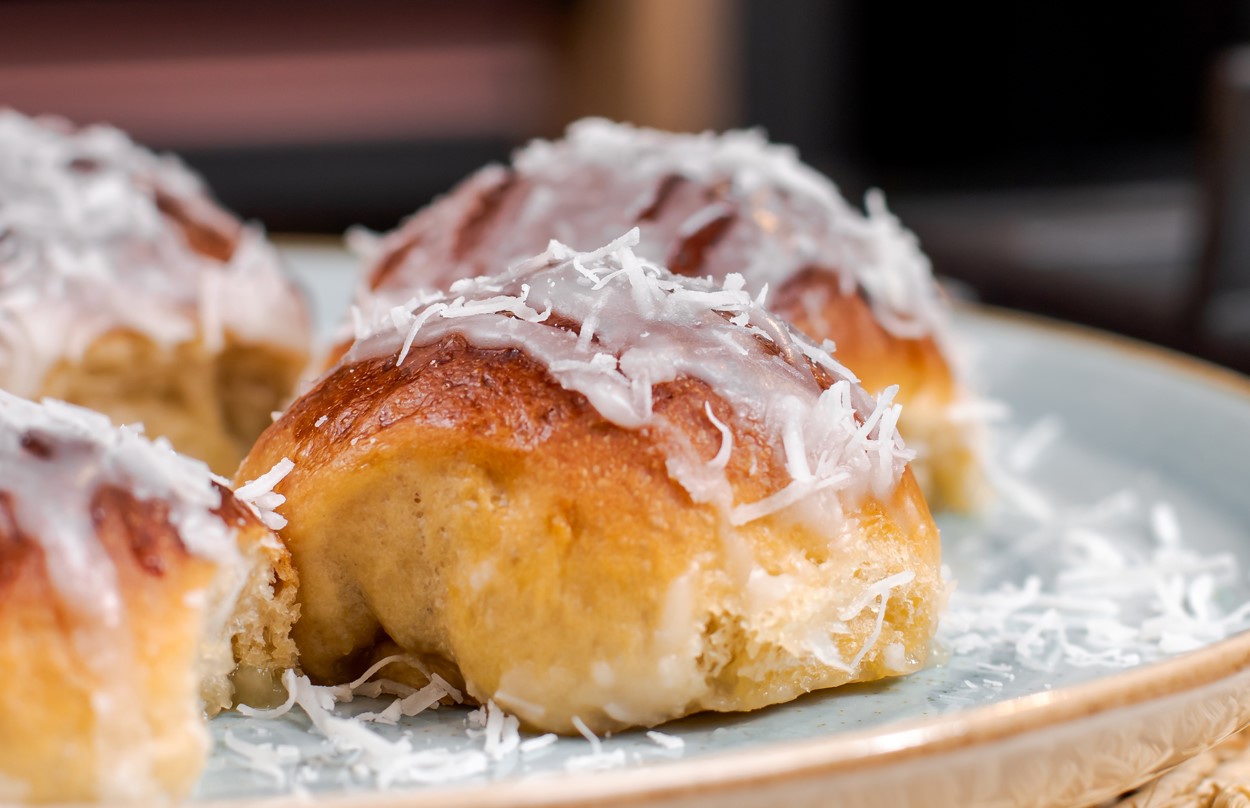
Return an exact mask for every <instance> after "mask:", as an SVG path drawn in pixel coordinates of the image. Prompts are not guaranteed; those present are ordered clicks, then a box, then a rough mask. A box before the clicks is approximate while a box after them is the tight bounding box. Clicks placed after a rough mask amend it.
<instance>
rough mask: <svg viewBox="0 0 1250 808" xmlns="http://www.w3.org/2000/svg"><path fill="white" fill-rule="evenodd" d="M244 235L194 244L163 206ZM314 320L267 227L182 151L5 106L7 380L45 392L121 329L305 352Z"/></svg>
mask: <svg viewBox="0 0 1250 808" xmlns="http://www.w3.org/2000/svg"><path fill="white" fill-rule="evenodd" d="M158 193H159V194H160V195H161V196H163V197H165V198H167V199H169V200H172V201H173V202H174V203H175V204H177V205H178V206H179V207H180V208H181V209H182V210H183V211H184V213H185V215H186V217H187V218H188V219H190V220H191V221H193V222H196V223H198V224H200V225H202V226H204V227H206V228H208V229H209V230H212V231H214V232H216V233H220V234H223V235H225V236H227V237H228V238H229V239H231V240H234V241H235V242H236V244H235V247H234V249H233V252H232V253H231V255H230V257H229V260H227V261H225V262H221V261H218V260H215V259H213V258H210V257H208V256H205V255H203V254H201V253H199V252H197V251H195V250H193V249H192V248H191V247H190V246H189V245H188V243H187V239H186V236H185V235H184V233H183V232H182V229H181V228H180V227H178V226H176V225H175V224H174V223H173V222H172V221H171V220H170V219H169V218H168V217H166V216H165V215H164V214H163V213H162V212H161V211H160V210H159V209H158V207H157V195H158ZM309 328H310V326H309V322H308V318H307V314H306V312H305V310H304V306H303V304H302V302H301V301H300V299H299V296H298V294H297V293H296V292H295V290H294V288H293V287H292V286H291V284H290V283H289V281H288V280H287V279H286V278H285V277H284V275H283V274H282V272H281V270H280V268H279V262H278V257H277V253H276V252H275V251H274V250H273V248H272V247H271V246H269V244H268V243H267V242H266V241H265V238H264V235H263V234H262V233H261V231H260V230H259V229H258V228H256V227H252V226H241V225H239V224H238V222H236V221H235V220H234V219H233V217H231V216H230V215H229V214H227V213H226V212H225V211H223V210H221V209H220V208H218V207H217V206H216V205H215V204H214V203H213V202H212V201H211V200H210V199H209V198H208V196H207V195H206V193H205V191H204V188H203V186H202V184H201V182H200V180H199V179H198V178H197V177H196V176H195V175H194V174H192V173H191V172H190V171H189V170H188V169H187V168H186V167H185V166H183V165H182V164H181V163H180V162H178V161H177V160H176V159H175V158H173V157H170V156H158V155H156V154H153V153H152V152H149V151H147V150H145V149H142V148H140V147H138V146H137V145H135V144H134V143H133V142H132V141H131V140H130V139H129V138H127V137H126V135H124V134H123V133H121V132H119V131H118V130H116V129H113V128H110V127H107V126H100V125H96V126H88V127H85V128H82V129H78V130H75V129H73V127H71V126H70V125H69V124H68V123H66V122H65V121H62V120H59V119H55V118H38V119H31V118H27V117H25V116H23V115H21V114H19V113H17V112H14V111H11V110H4V109H0V385H2V386H4V387H5V388H6V389H8V390H10V391H12V392H16V393H18V394H21V395H28V396H29V395H34V394H36V393H37V392H38V391H39V389H40V388H41V385H42V382H43V379H44V376H45V374H46V373H47V371H48V369H49V368H50V367H51V366H52V365H53V364H55V363H56V362H57V361H58V360H60V359H61V358H68V359H71V360H73V359H76V358H78V357H80V356H81V355H82V354H83V352H84V351H85V350H86V349H87V348H88V347H89V346H90V345H91V344H92V343H93V342H94V341H95V340H96V339H97V338H98V337H100V336H101V335H103V334H105V333H107V332H109V331H112V330H114V329H129V330H134V331H137V332H139V333H141V334H144V335H146V336H148V337H150V338H151V339H153V340H154V341H156V342H157V343H160V344H162V345H176V344H178V343H182V342H186V341H188V340H193V339H195V338H196V337H197V336H202V338H203V342H204V345H205V347H206V348H207V349H208V350H210V351H214V350H217V349H219V348H220V347H221V345H222V344H223V340H224V335H225V334H227V333H229V334H233V335H234V336H235V337H236V338H238V339H240V340H242V341H246V342H262V343H269V344H274V345H278V346H283V347H287V348H290V349H292V350H296V351H304V350H307V346H308V339H309V333H310V332H309Z"/></svg>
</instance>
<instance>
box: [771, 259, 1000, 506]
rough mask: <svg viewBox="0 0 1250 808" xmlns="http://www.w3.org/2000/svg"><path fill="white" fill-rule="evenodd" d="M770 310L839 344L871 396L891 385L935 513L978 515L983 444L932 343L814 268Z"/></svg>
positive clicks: (840, 354)
mask: <svg viewBox="0 0 1250 808" xmlns="http://www.w3.org/2000/svg"><path fill="white" fill-rule="evenodd" d="M769 308H770V309H771V310H772V311H774V312H775V313H777V314H778V315H780V316H781V317H783V318H785V319H786V320H787V321H788V322H789V323H790V324H791V325H793V326H794V327H795V328H796V329H798V330H799V331H802V332H803V333H805V334H808V335H810V336H811V337H813V338H815V339H816V340H826V339H831V340H833V342H834V344H835V345H837V352H836V356H837V358H838V361H839V362H842V363H843V364H844V365H846V366H847V367H848V368H850V369H851V370H852V371H853V372H854V373H855V374H856V375H857V376H859V378H860V383H861V384H862V385H863V386H864V388H865V389H866V390H868V392H870V393H874V394H875V393H879V392H881V391H882V390H884V389H885V388H887V387H889V386H890V385H892V384H897V385H898V387H899V392H898V395H897V397H896V399H895V400H896V401H898V402H899V403H900V404H902V405H903V418H902V421H901V426H900V429H901V431H902V432H903V437H904V438H905V439H906V440H907V441H908V445H909V446H910V447H911V448H915V449H917V450H918V452H919V456H918V457H917V459H916V460H915V461H914V462H913V463H912V464H911V468H912V470H913V471H914V472H915V473H916V476H917V478H918V479H919V480H920V482H921V487H922V488H924V490H925V493H926V495H927V496H928V498H929V503H930V504H931V505H932V506H933V508H934V509H935V510H940V509H944V508H951V509H954V510H957V511H964V512H967V511H971V510H975V509H976V508H977V507H978V505H979V504H980V503H981V502H982V501H983V499H984V496H985V483H984V480H983V479H982V474H981V461H980V459H979V455H978V446H979V443H980V438H979V436H978V435H976V434H975V432H974V431H972V430H970V429H969V427H967V426H961V425H959V424H958V423H956V422H955V421H954V419H953V418H952V415H951V407H952V405H954V404H955V403H956V402H957V401H958V400H959V399H960V397H961V396H962V395H963V393H962V391H961V388H960V385H959V384H958V383H957V382H956V380H955V376H954V374H953V372H952V371H951V367H950V364H949V363H948V362H947V361H946V359H945V357H943V355H942V351H941V349H940V348H939V347H938V345H937V343H936V342H935V341H934V339H933V338H932V337H924V338H921V339H903V338H901V337H897V336H895V335H893V334H891V333H890V332H889V331H887V330H886V329H884V328H883V327H882V326H881V324H880V323H879V322H877V319H876V317H875V316H874V315H873V313H872V309H871V307H870V306H869V304H868V302H867V301H866V300H864V298H863V297H862V296H861V295H860V294H857V293H852V294H844V293H843V292H842V290H841V287H840V284H839V281H838V277H837V275H835V274H834V273H832V272H830V271H827V270H822V269H817V268H814V267H813V268H809V269H806V270H803V271H802V272H800V273H798V274H797V275H795V276H794V277H793V278H791V279H790V280H789V281H788V282H786V283H785V284H784V285H783V286H782V287H781V288H780V289H778V290H777V294H776V295H775V296H774V297H773V298H772V301H771V302H770V303H769Z"/></svg>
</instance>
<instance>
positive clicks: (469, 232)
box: [356, 119, 982, 509]
mask: <svg viewBox="0 0 1250 808" xmlns="http://www.w3.org/2000/svg"><path fill="white" fill-rule="evenodd" d="M634 226H637V227H639V228H640V230H641V241H640V242H639V244H638V248H637V251H638V254H639V255H640V256H642V257H644V258H647V259H650V260H652V261H656V262H658V263H662V264H664V265H666V266H667V267H668V268H669V269H670V270H672V271H673V272H675V273H677V274H679V275H688V276H700V277H702V276H711V277H712V278H713V279H715V280H723V279H725V278H726V277H728V276H729V275H730V274H733V273H737V274H741V275H742V276H743V278H745V280H746V289H747V291H748V292H750V293H751V294H753V295H754V294H758V293H760V292H761V291H763V290H765V289H767V290H768V292H767V295H766V300H765V304H766V305H767V307H768V308H769V309H770V310H772V311H773V312H775V313H777V314H778V315H780V316H782V317H783V318H784V319H786V320H788V321H789V322H790V323H791V324H793V325H794V326H796V327H797V328H798V329H799V330H801V331H803V332H804V333H806V334H808V335H809V336H811V337H813V338H814V339H815V340H816V341H817V342H821V341H823V340H825V339H831V340H833V341H834V342H835V343H836V345H837V354H838V357H839V359H840V360H841V361H842V362H843V363H844V364H846V365H847V366H848V367H851V368H854V369H855V372H856V373H858V374H860V377H861V380H862V383H863V385H864V387H865V388H867V389H868V390H869V391H870V392H873V393H876V392H880V391H881V390H884V389H885V388H887V387H889V386H891V385H898V386H899V395H898V400H899V401H900V402H902V403H903V404H904V405H905V406H906V410H907V415H906V417H905V418H904V421H903V424H902V430H903V433H904V435H906V437H907V439H908V442H909V445H910V446H912V447H913V448H914V449H916V450H917V452H918V455H919V456H918V459H917V461H916V462H915V463H913V465H912V468H913V470H914V471H915V472H916V474H917V476H918V477H919V478H920V480H921V483H922V487H924V488H925V489H926V492H927V493H928V494H929V496H930V499H931V501H932V502H933V504H935V506H940V507H954V508H957V509H968V508H971V507H973V506H974V505H975V503H976V501H977V500H978V499H979V497H980V494H981V489H982V486H981V476H980V473H979V468H980V464H979V460H978V454H977V453H978V446H979V443H980V441H979V437H978V435H977V432H976V425H975V424H969V423H968V421H967V418H966V415H965V414H966V413H967V411H968V409H969V408H968V407H966V406H962V404H963V402H964V401H965V399H966V394H965V392H964V389H963V387H962V385H961V384H960V382H959V380H958V379H957V377H956V374H955V373H954V371H953V369H952V361H951V359H952V357H951V350H950V348H949V345H948V342H949V340H948V339H947V337H946V325H945V320H946V315H947V304H946V302H945V300H944V299H943V296H942V293H941V290H940V289H939V287H938V285H937V283H936V282H935V280H934V278H933V273H932V270H931V268H930V265H929V261H928V259H927V258H926V257H925V256H924V254H923V253H922V252H921V251H920V250H919V248H918V247H917V244H916V239H915V237H914V236H913V235H912V234H911V233H910V232H908V231H907V230H905V229H903V228H902V227H901V226H900V225H899V222H898V220H897V219H896V218H895V217H894V216H893V215H891V214H890V213H889V211H888V210H886V208H885V204H884V202H883V200H882V198H881V196H880V194H876V193H874V194H870V195H869V197H868V210H867V214H866V215H865V214H863V213H861V212H860V211H858V210H856V209H854V208H852V207H851V206H850V205H848V204H847V203H846V201H845V200H843V198H842V197H841V196H840V195H839V194H838V191H837V188H836V187H834V185H833V184H832V183H831V182H830V181H829V180H828V179H827V178H826V177H824V176H823V175H821V174H820V173H818V172H817V171H815V170H813V169H811V168H810V167H808V166H806V165H804V164H803V163H801V162H799V160H798V159H797V157H796V156H795V153H794V151H793V150H792V149H790V148H788V147H784V146H778V145H773V144H770V143H768V142H767V141H766V139H765V138H764V137H763V136H762V135H761V134H760V133H759V132H755V131H737V132H727V133H725V134H721V135H715V134H711V133H706V134H701V135H685V134H671V133H667V132H659V131H655V130H650V129H638V128H634V127H630V126H626V125H621V124H614V123H609V122H607V121H603V120H597V119H590V120H583V121H580V122H577V123H574V124H573V125H572V126H570V127H569V129H568V132H567V134H566V137H565V138H564V139H563V140H560V141H555V142H545V141H536V142H534V143H531V144H530V145H529V146H527V147H526V148H524V149H521V150H520V151H519V152H517V153H516V155H515V156H514V159H513V163H512V165H511V166H497V165H496V166H489V167H487V168H484V169H482V170H481V171H479V172H477V173H476V174H474V175H473V176H471V177H470V178H468V179H467V180H465V181H464V182H463V183H461V185H460V186H458V187H457V188H455V189H454V190H453V191H452V192H451V193H449V194H448V195H447V196H445V197H443V198H442V199H440V200H438V201H436V202H434V203H433V204H431V205H430V206H429V207H427V208H425V209H424V210H422V211H420V212H418V213H417V214H416V215H414V216H413V217H412V218H410V219H409V220H408V221H407V222H405V223H404V224H403V225H402V226H401V227H400V228H398V229H397V230H395V231H394V232H392V233H390V234H388V235H386V236H385V237H383V238H382V239H381V240H380V241H378V242H377V243H376V244H370V243H367V242H368V239H367V238H361V237H359V236H358V237H357V238H356V243H357V244H358V245H359V246H360V248H361V249H362V250H363V251H364V252H366V254H367V255H369V256H370V257H369V258H368V269H367V271H366V274H365V278H364V281H363V283H362V286H361V288H360V290H359V291H358V294H357V304H358V306H359V307H360V308H361V309H362V310H365V311H369V310H370V309H372V308H375V307H378V308H381V309H387V308H389V307H390V306H392V305H396V304H398V303H402V302H403V301H405V300H406V299H407V298H408V297H409V296H411V295H412V293H413V292H414V290H418V289H442V288H445V287H446V286H447V284H449V283H451V282H452V281H454V280H456V279H458V278H465V277H472V276H475V275H481V274H485V273H488V272H494V271H497V268H499V267H506V266H510V265H511V264H513V263H515V262H516V261H518V260H521V259H523V258H525V257H527V256H530V255H534V254H536V253H537V252H539V251H541V250H542V249H544V247H545V246H546V244H547V240H548V239H551V238H555V239H558V240H559V241H561V242H563V243H565V244H568V245H570V246H572V247H574V248H576V249H583V250H585V249H593V248H594V247H596V246H598V245H600V244H603V243H605V242H606V241H608V240H610V239H612V238H615V237H616V236H617V235H618V234H620V233H622V232H624V231H625V230H627V229H628V228H630V227H634Z"/></svg>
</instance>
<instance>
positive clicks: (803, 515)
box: [240, 230, 944, 733]
mask: <svg viewBox="0 0 1250 808" xmlns="http://www.w3.org/2000/svg"><path fill="white" fill-rule="evenodd" d="M637 244H638V233H637V231H636V230H635V231H632V232H631V233H629V234H628V235H627V236H626V237H624V238H622V239H620V240H618V241H617V242H614V243H613V244H610V245H609V246H608V247H605V248H602V249H600V250H598V251H595V252H591V253H576V252H573V251H571V250H569V249H568V248H566V247H564V246H563V245H560V244H558V243H554V242H553V244H552V245H551V246H550V248H549V249H548V251H547V252H546V253H544V254H542V255H540V256H538V257H537V258H534V259H532V260H530V261H528V262H524V263H522V264H520V265H518V266H516V267H515V268H513V269H511V270H509V271H508V272H506V273H504V274H502V275H499V276H496V277H486V278H478V279H474V280H464V281H458V282H456V283H455V284H453V285H452V287H451V290H450V292H448V293H446V294H434V295H428V296H425V297H423V298H422V299H420V300H413V301H411V302H410V303H409V304H408V305H406V306H400V307H396V308H395V309H393V310H391V311H390V312H387V313H386V315H385V317H383V318H380V319H379V320H377V321H375V322H372V323H362V333H361V335H360V338H359V339H358V340H357V341H356V343H355V345H354V346H353V347H352V349H351V350H350V352H349V353H348V354H347V355H346V357H345V358H344V359H343V360H342V361H341V362H340V363H339V364H338V365H337V366H336V367H334V368H333V369H332V370H330V371H329V372H328V374H327V375H325V376H324V377H323V378H322V379H321V380H320V381H319V382H318V383H317V384H316V385H315V386H314V387H313V389H311V390H310V391H309V392H308V393H306V394H305V395H304V396H302V397H301V398H299V399H298V400H296V402H295V403H294V404H293V405H292V406H291V407H290V408H289V409H288V410H287V412H286V413H285V414H284V415H283V416H282V417H281V418H280V419H279V420H277V421H276V422H275V423H274V424H273V426H271V427H270V428H269V429H268V430H267V431H266V432H265V433H264V435H262V436H261V438H260V440H259V441H258V443H257V445H256V447H255V448H254V449H253V451H252V453H251V454H250V455H249V457H248V458H247V459H246V460H245V461H244V463H243V465H242V467H241V471H240V474H241V475H242V476H243V477H253V476H256V475H257V474H258V473H260V472H261V471H262V470H263V469H266V468H269V467H270V466H272V465H273V464H274V463H275V462H277V461H278V460H279V459H280V458H282V457H289V458H291V459H292V460H293V462H294V470H293V471H292V472H291V473H290V474H289V475H288V476H287V477H286V478H285V479H283V480H282V482H281V483H280V484H279V485H278V486H277V487H276V488H275V491H277V492H279V493H281V494H282V495H284V496H285V497H286V504H285V505H284V506H283V514H284V516H286V517H287V518H288V519H289V522H288V524H287V525H286V527H285V528H283V529H282V530H281V531H280V532H279V536H280V538H281V539H282V541H283V543H284V544H285V545H286V546H287V547H288V548H289V549H290V551H291V553H292V556H293V559H294V564H295V567H296V569H297V571H298V574H299V581H300V585H299V593H298V602H299V606H300V617H299V621H298V622H297V623H296V625H295V627H294V629H293V638H294V640H295V642H296V644H297V645H298V647H299V652H300V662H301V666H302V667H303V669H304V671H305V672H306V673H308V674H309V675H311V677H312V678H313V679H314V681H320V682H322V683H340V682H343V681H347V680H350V679H351V678H352V677H354V676H355V675H357V674H359V673H360V672H361V671H362V670H364V669H365V668H366V666H368V665H369V664H370V663H371V662H373V661H374V660H376V659H378V658H380V657H383V656H386V655H389V654H392V653H398V652H407V653H408V654H410V655H411V656H412V657H413V658H414V660H415V662H414V664H413V666H411V667H408V668H405V667H404V666H403V665H401V664H399V663H392V664H391V666H390V669H389V670H388V671H387V672H386V674H385V675H387V676H389V677H391V678H398V679H401V680H405V677H408V678H410V679H412V681H410V683H411V684H414V685H419V684H421V678H422V676H423V675H424V674H423V673H422V672H421V671H425V672H429V673H438V674H439V675H441V676H443V677H444V678H446V679H447V680H449V681H451V682H453V683H456V684H458V685H462V686H463V688H464V689H465V690H467V692H468V694H469V695H470V696H471V697H472V698H474V699H477V700H478V701H479V702H485V701H487V700H488V699H490V700H494V701H495V702H496V703H497V704H498V705H500V706H502V707H503V708H505V709H506V710H508V711H510V712H514V713H515V714H517V715H518V716H519V717H520V718H521V720H522V721H523V722H524V723H525V724H526V725H528V726H529V727H531V728H534V729H539V730H552V731H556V732H561V733H569V732H572V731H573V730H574V728H575V726H576V724H575V719H580V721H581V722H584V724H585V726H587V727H589V728H590V729H592V730H593V731H595V732H603V731H610V730H616V729H621V728H623V727H630V726H638V725H641V726H651V725H655V724H658V723H661V722H664V721H667V720H669V719H673V718H677V717H679V716H683V715H687V714H690V713H694V712H697V711H702V710H720V711H734V710H751V709H755V708H759V707H764V706H766V705H769V704H775V703H778V702H783V701H787V700H790V699H793V698H795V697H796V696H798V695H800V694H802V693H806V692H809V691H812V690H817V689H820V688H828V687H834V686H837V685H842V684H846V683H848V682H861V681H868V680H873V679H879V678H882V677H886V676H894V675H899V674H903V673H907V672H909V671H914V670H916V669H917V668H919V667H920V666H922V665H923V664H924V662H925V659H926V655H927V653H928V646H929V641H930V638H931V636H932V635H933V632H934V630H935V627H936V624H937V616H938V611H939V609H940V608H941V605H942V601H943V597H944V594H943V593H944V589H943V584H942V581H941V578H940V575H939V555H940V550H939V543H938V533H937V530H936V529H935V528H934V525H933V521H932V519H931V517H930V515H929V510H928V508H927V506H926V504H925V501H924V498H923V496H922V494H921V492H920V489H919V488H918V486H917V485H916V483H915V481H914V479H913V477H912V475H911V473H910V472H909V471H907V469H906V463H907V460H908V459H909V458H910V457H911V453H910V452H909V451H908V450H906V449H905V448H904V447H903V444H902V441H901V440H900V439H899V436H898V434H897V432H896V429H895V425H896V421H897V419H898V416H899V408H898V406H897V405H894V404H892V403H891V400H890V396H891V394H892V392H893V391H892V390H890V391H887V392H886V393H884V394H882V395H881V396H880V397H878V398H876V399H874V398H873V397H871V396H869V395H868V394H867V393H865V392H864V390H863V389H862V388H861V387H860V386H859V385H857V384H856V383H855V382H854V376H853V375H852V374H851V373H850V372H849V371H848V370H846V369H845V368H844V367H842V366H841V365H840V364H839V363H838V362H837V361H835V360H834V359H833V358H832V357H830V356H829V355H828V354H827V353H825V352H823V351H822V350H820V349H819V348H817V347H816V346H815V345H813V344H812V343H810V342H808V341H807V340H806V339H804V338H802V337H800V336H797V335H795V334H793V333H791V332H790V331H789V330H788V329H787V328H786V326H785V325H784V324H782V323H781V322H780V321H778V320H777V319H776V318H774V317H773V316H772V315H770V314H768V313H767V312H765V311H764V310H763V309H762V308H760V307H759V306H758V305H757V304H756V303H755V302H754V301H753V299H752V297H751V296H750V295H749V294H747V292H746V291H744V290H743V282H742V278H741V277H740V276H738V275H730V276H729V277H728V278H727V279H726V281H725V283H724V284H723V285H718V284H713V283H711V282H708V281H705V280H695V279H684V278H680V277H677V276H674V275H672V274H670V273H669V272H667V271H666V270H664V269H662V268H660V267H659V266H657V265H655V264H652V263H650V262H647V261H645V260H643V259H642V258H640V257H639V256H638V255H637V254H636V253H635V252H634V249H633V247H635V246H636V245H637Z"/></svg>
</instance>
